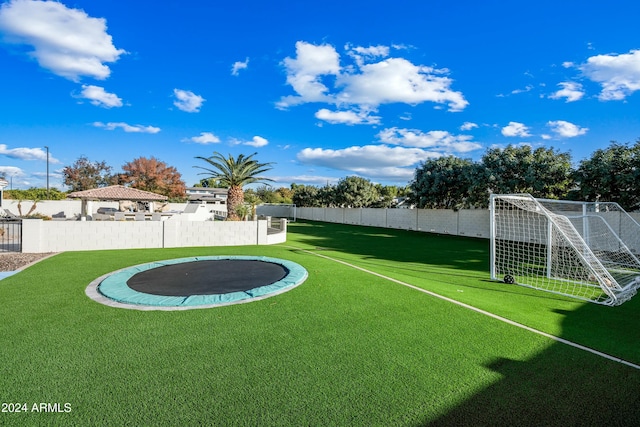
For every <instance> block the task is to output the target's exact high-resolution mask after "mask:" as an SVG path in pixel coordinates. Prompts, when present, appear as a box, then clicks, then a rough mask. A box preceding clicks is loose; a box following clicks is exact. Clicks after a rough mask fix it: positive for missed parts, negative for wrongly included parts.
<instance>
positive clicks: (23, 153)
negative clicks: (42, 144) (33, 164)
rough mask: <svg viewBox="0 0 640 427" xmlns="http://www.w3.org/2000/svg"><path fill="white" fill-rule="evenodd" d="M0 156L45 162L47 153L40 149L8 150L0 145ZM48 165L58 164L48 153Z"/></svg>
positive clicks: (21, 148)
mask: <svg viewBox="0 0 640 427" xmlns="http://www.w3.org/2000/svg"><path fill="white" fill-rule="evenodd" d="M0 155H3V156H7V157H9V158H11V159H19V160H44V161H46V160H47V152H46V151H45V150H43V149H42V148H27V147H19V148H9V147H7V145H6V144H0ZM49 163H60V161H59V160H58V159H55V158H54V157H52V156H51V152H49Z"/></svg>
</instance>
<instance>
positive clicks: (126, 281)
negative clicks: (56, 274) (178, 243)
mask: <svg viewBox="0 0 640 427" xmlns="http://www.w3.org/2000/svg"><path fill="white" fill-rule="evenodd" d="M307 276H308V273H307V270H305V269H304V267H302V266H301V265H299V264H296V263H294V262H291V261H287V260H283V259H279V258H269V257H253V256H203V257H191V258H179V259H171V260H165V261H156V262H152V263H148V264H141V265H136V266H133V267H128V268H125V269H122V270H118V271H114V272H112V273H109V274H106V275H104V276H102V277H99V278H98V279H96V280H94V281H93V282H91V283H90V284H89V286H88V287H87V289H86V293H87V295H88V296H89V297H90V298H92V299H94V300H96V301H98V302H101V303H103V304H106V305H111V306H116V307H124V308H135V309H139V310H185V309H190V308H209V307H216V306H221V305H229V304H238V303H243V302H249V301H253V300H257V299H263V298H268V297H270V296H273V295H277V294H280V293H282V292H286V291H288V290H290V289H292V288H294V287H296V286H298V285H300V284H301V283H302V282H304V281H305V280H306V278H307Z"/></svg>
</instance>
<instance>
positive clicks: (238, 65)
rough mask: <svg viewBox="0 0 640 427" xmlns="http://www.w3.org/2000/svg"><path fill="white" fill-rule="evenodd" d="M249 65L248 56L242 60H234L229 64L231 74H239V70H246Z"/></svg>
mask: <svg viewBox="0 0 640 427" xmlns="http://www.w3.org/2000/svg"><path fill="white" fill-rule="evenodd" d="M248 66H249V58H247V59H245V60H244V62H242V61H236V62H234V63H233V65H232V66H231V75H233V76H237V75H238V74H240V70H246V69H247V67H248Z"/></svg>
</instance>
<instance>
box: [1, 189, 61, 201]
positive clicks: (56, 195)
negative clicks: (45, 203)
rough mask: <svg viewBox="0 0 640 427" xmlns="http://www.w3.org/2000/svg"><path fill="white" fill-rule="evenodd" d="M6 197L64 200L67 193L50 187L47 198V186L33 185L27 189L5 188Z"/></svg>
mask: <svg viewBox="0 0 640 427" xmlns="http://www.w3.org/2000/svg"><path fill="white" fill-rule="evenodd" d="M4 197H5V199H13V200H36V199H37V200H64V199H66V198H67V193H65V192H62V191H60V190H58V189H57V188H50V189H49V197H48V198H47V189H46V188H36V187H31V188H29V189H27V190H5V191H4Z"/></svg>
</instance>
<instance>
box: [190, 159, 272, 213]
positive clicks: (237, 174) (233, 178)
mask: <svg viewBox="0 0 640 427" xmlns="http://www.w3.org/2000/svg"><path fill="white" fill-rule="evenodd" d="M256 154H258V153H253V154H252V155H250V156H246V157H245V155H244V154H240V155H238V158H236V159H234V158H233V157H232V156H231V155H229V156H228V157H224V156H223V155H222V154H220V153H218V152H217V151H214V153H213V156H211V157H200V156H198V157H196V159H200V160H203V161H205V162H207V163H208V164H209V165H210V166H211V168H208V167H202V166H194V167H196V168H198V169H203V170H205V171H206V172H201V173H200V175H208V178H213V179H217V180H218V181H219V182H220V184H222V185H224V186H226V187H227V188H228V191H229V192H228V194H227V219H229V220H233V221H237V220H238V219H239V216H238V214H237V212H236V207H238V206H240V205H242V204H243V203H244V190H243V189H242V188H243V187H244V186H245V185H248V184H254V183H260V182H266V181H273V180H272V179H269V178H264V177H261V176H259V175H260V174H261V173H264V172H266V171H268V170H271V169H272V168H271V165H272V164H273V163H258V162H257V161H255V160H253V156H255V155H256Z"/></svg>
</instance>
